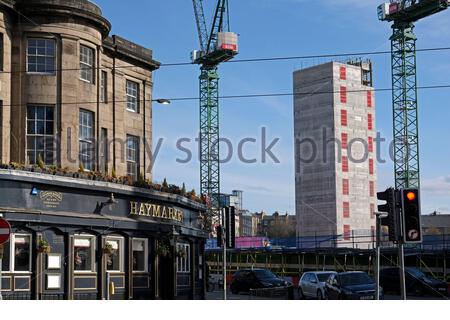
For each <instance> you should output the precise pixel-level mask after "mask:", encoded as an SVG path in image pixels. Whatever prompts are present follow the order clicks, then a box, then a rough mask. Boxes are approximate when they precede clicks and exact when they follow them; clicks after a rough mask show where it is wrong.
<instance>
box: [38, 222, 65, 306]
mask: <svg viewBox="0 0 450 320" xmlns="http://www.w3.org/2000/svg"><path fill="white" fill-rule="evenodd" d="M65 239H66V237H65V235H64V234H63V233H61V232H59V231H57V230H53V229H48V230H46V231H44V232H42V234H41V235H40V237H39V238H38V255H39V258H38V261H39V262H40V263H39V268H40V270H39V271H38V272H39V273H40V277H38V279H39V280H40V281H39V284H38V290H39V291H38V292H39V299H42V300H63V299H67V298H68V297H67V290H66V282H67V281H66V280H67V279H66V276H67V270H68V265H67V250H66V241H65Z"/></svg>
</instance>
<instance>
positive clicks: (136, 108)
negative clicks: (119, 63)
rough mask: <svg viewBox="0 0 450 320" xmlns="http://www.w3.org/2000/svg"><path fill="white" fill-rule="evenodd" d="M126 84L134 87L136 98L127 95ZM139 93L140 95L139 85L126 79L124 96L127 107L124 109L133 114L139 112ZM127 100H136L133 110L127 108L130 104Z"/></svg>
mask: <svg viewBox="0 0 450 320" xmlns="http://www.w3.org/2000/svg"><path fill="white" fill-rule="evenodd" d="M128 84H133V85H136V88H135V89H133V90H136V96H133V95H131V94H130V93H129V91H128ZM139 93H140V86H139V83H138V82H136V81H133V80H130V79H126V81H125V96H126V103H127V107H126V109H127V111H129V112H134V113H139V111H140V110H139V105H140V94H139ZM129 99H136V102H135V103H136V106H135V109H133V108H130V107H129V105H130V103H131V102H130V101H129Z"/></svg>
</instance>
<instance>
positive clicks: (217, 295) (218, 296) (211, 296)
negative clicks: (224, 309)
mask: <svg viewBox="0 0 450 320" xmlns="http://www.w3.org/2000/svg"><path fill="white" fill-rule="evenodd" d="M294 292H295V294H294V298H295V300H298V295H297V290H294ZM222 299H223V291H214V292H208V293H207V294H206V300H222ZM384 299H385V300H400V296H395V295H386V296H385V297H384ZM227 300H286V299H280V298H276V299H270V298H263V297H253V296H251V295H250V294H248V293H247V294H246V293H241V294H232V293H231V292H230V291H228V294H227ZM408 300H445V299H443V298H439V297H412V296H411V297H408Z"/></svg>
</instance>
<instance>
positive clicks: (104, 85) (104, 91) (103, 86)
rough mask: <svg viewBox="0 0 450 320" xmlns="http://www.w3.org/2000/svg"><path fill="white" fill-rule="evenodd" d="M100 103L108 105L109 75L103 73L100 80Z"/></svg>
mask: <svg viewBox="0 0 450 320" xmlns="http://www.w3.org/2000/svg"><path fill="white" fill-rule="evenodd" d="M100 102H102V103H108V73H107V72H106V71H102V75H101V78H100Z"/></svg>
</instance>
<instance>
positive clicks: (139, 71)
mask: <svg viewBox="0 0 450 320" xmlns="http://www.w3.org/2000/svg"><path fill="white" fill-rule="evenodd" d="M0 6H1V11H0V43H1V45H0V50H1V56H2V59H1V65H0V67H1V70H3V72H2V73H1V75H0V104H2V105H3V107H1V111H0V123H1V126H0V127H1V131H0V159H1V161H2V162H3V163H8V162H10V161H14V162H17V163H25V164H36V163H37V162H38V160H39V159H42V161H43V162H44V163H45V164H46V165H56V166H59V167H62V168H68V169H70V170H75V171H76V170H78V169H80V168H82V169H85V170H90V171H100V172H109V173H110V174H111V173H112V171H113V169H114V171H115V174H116V175H117V176H125V175H130V176H132V177H134V178H137V176H138V175H139V173H141V174H142V175H143V176H145V178H151V170H150V168H151V166H150V163H149V159H151V156H150V155H151V147H152V139H151V130H152V103H151V100H152V87H153V82H152V81H153V80H152V72H153V71H154V70H156V69H157V68H158V67H159V62H157V61H155V60H154V59H153V57H152V51H151V50H149V49H146V48H143V47H141V46H139V45H137V44H135V43H132V42H130V41H128V40H125V39H123V38H120V37H118V36H112V37H110V36H109V32H110V29H111V24H110V23H109V21H108V20H106V19H105V18H104V17H103V16H102V13H101V10H100V8H99V7H97V6H96V5H95V4H93V3H91V2H89V1H81V0H80V1H76V0H60V1H54V0H17V1H12V0H11V1H5V0H3V1H0Z"/></svg>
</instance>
